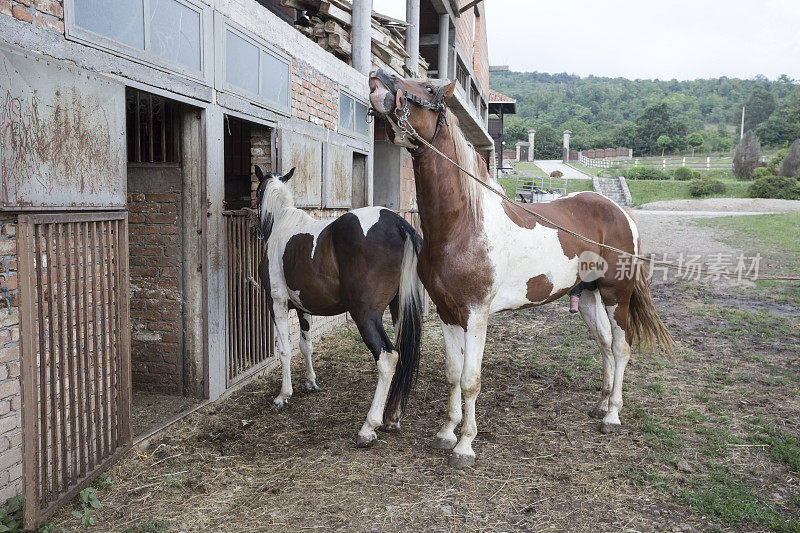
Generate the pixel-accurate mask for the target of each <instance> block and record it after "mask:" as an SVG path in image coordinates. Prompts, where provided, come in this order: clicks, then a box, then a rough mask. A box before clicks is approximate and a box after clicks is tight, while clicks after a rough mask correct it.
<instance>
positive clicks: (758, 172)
mask: <svg viewBox="0 0 800 533" xmlns="http://www.w3.org/2000/svg"><path fill="white" fill-rule="evenodd" d="M774 175H775V173H774V172H772V171H771V170H770V169H769V167H758V168H757V169H755V170H754V171H753V179H761V178H769V177H771V176H774Z"/></svg>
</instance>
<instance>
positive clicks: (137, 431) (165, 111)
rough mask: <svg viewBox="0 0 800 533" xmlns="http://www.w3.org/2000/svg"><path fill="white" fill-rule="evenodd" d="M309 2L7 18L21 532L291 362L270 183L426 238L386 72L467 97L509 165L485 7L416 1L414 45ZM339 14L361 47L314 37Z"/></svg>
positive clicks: (2, 275)
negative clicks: (265, 266)
mask: <svg viewBox="0 0 800 533" xmlns="http://www.w3.org/2000/svg"><path fill="white" fill-rule="evenodd" d="M283 4H286V5H283ZM311 4H312V5H311V6H310V8H309V6H307V5H304V4H303V3H302V2H300V0H292V1H284V2H280V1H279V0H259V1H258V2H256V1H254V0H108V1H107V2H104V3H98V2H96V1H94V0H41V1H37V2H28V1H17V0H8V1H5V2H2V1H0V65H2V68H0V88H2V92H0V297H2V299H3V301H2V302H0V304H1V305H0V501H5V500H6V499H8V498H10V497H13V496H16V495H18V494H23V497H24V519H25V526H26V527H35V526H36V525H38V524H40V523H42V522H43V521H44V520H46V518H47V517H48V516H49V515H50V514H51V513H52V512H53V511H54V510H55V509H56V508H57V507H58V506H59V505H60V504H61V503H63V502H64V501H67V500H68V499H69V498H71V497H72V496H73V495H75V494H76V493H77V492H78V491H79V490H81V489H82V488H83V487H84V486H86V485H87V484H88V483H90V482H91V480H92V479H93V478H94V477H95V476H96V475H97V474H98V473H99V472H101V471H102V470H104V469H105V468H107V467H108V466H109V465H110V464H112V463H113V462H114V461H115V460H116V459H117V458H118V457H120V455H121V454H122V453H124V452H125V451H126V450H127V449H129V448H130V446H131V445H132V444H133V443H134V442H135V441H136V440H140V439H144V438H147V436H148V434H150V433H151V432H152V431H155V429H157V428H159V427H163V425H164V424H166V423H169V422H170V421H171V420H174V419H175V418H176V417H177V416H180V414H181V413H185V412H187V411H188V410H191V409H193V408H195V407H196V406H197V405H201V404H202V403H203V402H208V401H214V400H216V399H218V398H220V397H221V396H223V395H224V394H226V393H229V392H230V391H232V390H235V388H237V387H238V386H240V385H241V384H243V383H245V382H246V381H247V380H249V379H250V378H252V377H254V376H256V375H259V374H262V373H263V372H266V371H268V370H270V369H271V368H273V366H274V365H275V364H276V360H275V350H274V337H273V334H272V329H271V328H272V326H271V321H270V319H269V314H268V311H267V305H266V297H265V294H264V293H263V291H262V289H261V287H260V286H259V284H258V275H257V267H258V263H259V260H260V256H261V251H262V249H263V243H262V242H261V241H260V240H259V239H258V236H257V235H256V234H255V233H254V232H253V231H252V225H251V222H250V220H249V219H248V212H247V211H246V210H245V208H246V207H248V206H249V204H250V200H251V198H252V195H253V193H254V190H255V186H256V183H254V177H253V173H254V166H255V165H259V166H260V167H261V168H262V169H263V170H265V171H275V172H286V171H288V170H289V169H290V168H292V167H297V172H295V177H294V178H293V180H292V186H293V187H294V193H295V200H296V203H297V205H298V207H301V208H303V209H306V210H308V211H309V212H310V213H311V214H312V215H313V216H315V217H319V218H328V217H329V218H333V217H337V216H339V215H341V214H343V213H344V212H346V211H347V210H349V209H352V208H355V207H361V206H365V205H373V204H378V205H386V206H389V207H392V208H393V209H396V210H398V211H404V210H405V212H406V213H407V215H408V216H409V217H410V218H412V219H413V217H414V207H415V204H414V199H413V198H414V189H413V171H410V168H411V166H410V157H408V155H407V151H405V150H401V149H397V147H394V146H393V145H392V146H388V145H387V143H385V141H384V140H383V139H384V137H383V135H384V134H383V133H382V131H381V127H382V125H380V124H377V125H376V124H374V123H372V122H370V121H368V117H367V109H368V93H369V88H368V83H367V82H368V79H367V74H368V72H369V70H370V69H372V68H373V67H378V66H381V67H384V68H389V69H392V70H393V71H395V72H396V73H398V74H400V75H417V76H432V77H434V78H439V79H446V78H451V79H453V78H458V80H459V90H457V92H456V97H455V98H454V99H453V100H454V101H453V102H452V103H451V107H452V108H453V110H454V111H455V112H456V113H457V115H458V116H459V118H460V119H461V123H462V127H464V128H465V130H466V131H467V133H468V138H469V139H470V140H471V141H472V142H473V144H475V145H476V147H479V148H480V149H481V150H482V154H483V155H484V156H485V157H486V158H487V161H494V156H493V153H492V151H493V147H492V142H491V137H490V136H489V135H488V132H487V129H486V124H487V112H488V108H487V105H486V96H485V95H486V85H487V83H488V70H487V69H488V67H486V68H484V66H485V65H488V63H487V61H486V37H485V22H484V19H483V16H484V15H483V13H484V11H483V10H484V7H483V5H482V4H480V3H479V4H477V5H475V2H467V1H466V0H459V1H456V0H450V1H448V2H436V1H427V0H408V2H407V4H408V10H409V14H410V17H408V18H409V19H410V20H409V21H407V22H405V23H404V21H393V20H391V19H389V18H388V17H381V16H380V15H378V14H373V15H372V16H370V13H369V6H368V4H369V2H364V1H356V2H355V5H351V4H350V3H349V2H346V1H344V0H337V1H335V2H320V1H316V2H311ZM467 5H469V8H468V9H466V10H464V7H465V6H467ZM365 6H366V16H364V13H365V9H364V8H365ZM323 7H324V9H323ZM315 9H316V10H315ZM460 10H464V12H461V11H460ZM330 13H333V14H334V15H335V16H338V17H339V20H338V24H339V25H340V26H341V28H345V29H346V30H347V31H348V32H350V33H349V34H348V35H349V36H350V39H351V41H352V42H347V41H346V40H344V41H342V40H336V39H333V38H330V39H329V38H328V36H324V37H323V36H317V35H316V34H314V32H312V33H311V35H310V36H309V32H308V27H309V24H312V25H313V24H319V23H320V22H327V20H323V19H324V18H325V17H330V16H331V15H330ZM415 13H416V19H415V18H414V16H415ZM333 30H334V32H339V35H340V37H341V32H340V31H339V29H337V28H333ZM376 35H377V36H378V38H377V44H376V38H375V36H376ZM387 36H389V37H387ZM392 36H393V37H392ZM310 37H311V40H313V41H315V42H311V40H310ZM401 37H402V39H401ZM323 38H324V39H325V42H322V39H323ZM393 39H395V40H396V39H399V41H397V42H400V43H401V47H400V49H399V50H398V49H397V42H394V41H393ZM348 46H349V49H348ZM332 47H336V50H335V51H332ZM348 50H349V51H350V54H351V55H350V56H347V54H345V52H347V51H348ZM398 58H399V60H398ZM351 65H355V68H354V66H351ZM393 149H394V150H393ZM393 161H394V162H395V163H396V164H395V165H394V166H392V162H393ZM409 172H411V174H410V173H409ZM345 320H346V317H345V316H344V315H342V316H338V317H327V318H320V319H317V320H315V322H314V330H313V331H312V335H315V336H319V335H320V334H322V333H323V332H325V331H329V330H330V329H331V328H333V327H336V326H338V325H339V324H342V323H343V322H344V321H345ZM298 329H299V328H298ZM295 342H296V340H295ZM154 428H155V429H154Z"/></svg>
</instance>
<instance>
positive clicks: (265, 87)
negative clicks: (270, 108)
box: [261, 51, 289, 106]
mask: <svg viewBox="0 0 800 533" xmlns="http://www.w3.org/2000/svg"><path fill="white" fill-rule="evenodd" d="M261 80H262V81H261V96H263V97H264V98H266V99H267V100H271V101H273V102H275V103H278V104H280V105H282V106H288V105H289V65H287V64H286V63H285V62H283V61H281V60H280V59H278V58H276V57H274V56H273V55H272V54H269V53H267V52H264V51H262V52H261Z"/></svg>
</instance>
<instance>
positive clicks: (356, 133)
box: [336, 87, 369, 139]
mask: <svg viewBox="0 0 800 533" xmlns="http://www.w3.org/2000/svg"><path fill="white" fill-rule="evenodd" d="M342 95H345V96H347V97H348V98H350V99H351V100H352V101H353V108H352V110H353V112H352V117H353V129H352V130H348V129H344V128H343V127H342V114H341V113H339V116H338V117H337V118H336V129H337V131H338V132H339V133H341V134H342V135H346V136H348V137H353V138H356V139H369V124H367V132H366V133H364V134H362V133H360V132H359V131H358V130H356V103H359V104H361V105H363V106H365V107H366V108H367V111H369V104H368V103H367V102H366V101H364V100H362V99H361V98H359V97H357V96H356V95H354V94H353V93H351V92H350V91H348V90H345V89H343V88H341V87H339V98H338V100H339V101H341V98H342ZM338 103H339V102H338V101H337V109H338Z"/></svg>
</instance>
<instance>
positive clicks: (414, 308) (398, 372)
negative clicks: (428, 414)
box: [383, 220, 424, 424]
mask: <svg viewBox="0 0 800 533" xmlns="http://www.w3.org/2000/svg"><path fill="white" fill-rule="evenodd" d="M403 222H404V224H403V226H402V231H403V233H404V234H405V239H404V240H405V244H404V246H403V262H402V270H401V273H400V287H399V289H398V295H399V301H400V302H399V303H400V306H399V307H400V312H399V313H398V320H397V331H396V332H395V344H396V346H397V352H398V354H399V357H398V360H397V367H396V368H395V373H394V377H393V378H392V384H391V385H390V387H389V398H388V400H387V401H386V409H384V411H383V413H384V415H383V422H384V424H388V423H390V422H398V421H399V419H400V415H401V414H402V412H403V411H404V410H405V408H406V404H407V403H408V396H409V394H410V393H411V388H412V387H413V386H414V383H415V381H416V378H417V369H418V368H419V356H420V349H419V347H420V337H421V335H422V305H423V297H424V289H423V287H422V283H421V282H420V280H419V276H418V275H417V258H418V257H419V250H420V248H421V247H422V238H421V237H420V236H419V234H418V233H417V232H416V231H414V228H413V227H411V224H409V223H408V222H406V221H405V220H404V221H403Z"/></svg>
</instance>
